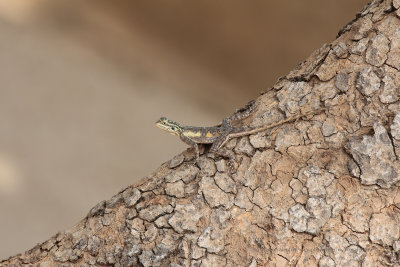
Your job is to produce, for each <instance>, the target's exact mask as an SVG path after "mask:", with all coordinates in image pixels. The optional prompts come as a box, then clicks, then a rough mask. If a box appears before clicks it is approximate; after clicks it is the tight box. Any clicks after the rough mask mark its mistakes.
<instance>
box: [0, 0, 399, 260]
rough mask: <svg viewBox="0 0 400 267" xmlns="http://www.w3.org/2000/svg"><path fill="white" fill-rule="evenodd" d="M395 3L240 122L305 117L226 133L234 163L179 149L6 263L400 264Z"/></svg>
mask: <svg viewBox="0 0 400 267" xmlns="http://www.w3.org/2000/svg"><path fill="white" fill-rule="evenodd" d="M399 7H400V0H393V1H392V0H386V1H381V0H380V1H373V2H372V3H371V4H369V5H368V6H367V7H365V8H364V9H363V10H362V11H361V12H360V13H359V14H358V15H357V19H355V20H354V21H353V22H351V23H350V24H348V25H347V26H346V27H345V28H344V29H342V30H341V31H340V33H339V36H338V38H337V39H336V40H335V41H334V42H332V43H331V44H327V45H324V46H322V47H321V48H320V49H319V50H317V51H316V52H314V53H313V54H312V55H311V56H310V57H309V58H308V59H307V60H306V61H304V62H303V63H302V64H300V65H299V66H298V68H297V69H296V70H293V71H292V72H291V73H289V74H288V75H287V76H286V77H283V78H281V79H280V80H279V81H278V82H277V83H276V84H275V85H274V86H273V87H272V88H271V89H270V90H268V91H267V92H265V93H263V94H262V95H261V96H260V97H258V98H257V99H256V100H255V106H256V110H255V111H254V112H253V113H252V115H251V116H250V117H248V118H247V119H245V120H243V121H242V122H241V123H242V125H246V126H251V127H260V126H263V125H268V124H272V123H275V122H277V121H281V120H284V119H286V118H290V117H296V116H299V115H301V114H309V115H305V116H303V117H302V118H301V119H298V120H296V121H292V122H288V123H285V124H283V125H281V126H277V127H274V128H272V129H269V130H267V131H264V132H260V133H258V134H253V135H250V136H244V137H239V138H235V139H232V140H231V141H229V142H228V143H227V144H226V146H225V147H226V148H228V149H231V150H232V151H233V152H234V154H235V164H234V168H235V170H234V172H233V173H231V172H229V171H228V169H229V168H228V161H227V160H225V159H223V158H220V157H214V158H212V157H208V156H207V153H204V154H203V155H202V156H201V157H200V160H199V161H198V163H197V164H194V163H193V158H194V153H193V151H192V150H190V151H187V152H184V153H182V154H181V155H178V156H177V157H175V158H174V159H172V160H171V161H170V162H168V163H166V164H164V165H162V166H161V167H160V168H159V169H158V170H157V171H156V172H155V173H153V174H152V175H150V176H149V177H147V178H146V179H144V180H142V181H141V182H140V183H138V184H136V185H134V186H130V187H128V188H126V189H125V190H123V191H122V192H120V193H118V194H117V195H115V196H114V197H113V198H111V199H110V200H107V201H103V202H101V203H99V204H98V205H96V206H95V207H94V208H93V209H92V210H91V211H90V212H89V214H88V215H87V217H86V218H84V219H83V220H82V221H81V222H79V223H78V224H77V225H75V226H74V227H72V228H71V229H69V230H67V231H65V232H63V233H58V234H57V235H55V236H54V237H52V238H50V239H49V240H47V241H46V242H44V243H42V244H38V245H37V246H35V247H34V248H33V249H31V250H29V251H27V252H25V253H23V254H20V255H17V256H14V257H11V258H9V259H7V260H4V261H2V262H1V263H0V265H1V266H20V265H28V264H31V265H33V266H42V267H44V266H60V265H61V266H73V265H83V266H92V265H97V266H98V265H116V266H252V267H255V266H287V265H298V266H360V265H362V266H394V265H397V266H399V265H400V212H399V209H400V187H399V184H400V160H399V157H400V102H399V95H400V89H399V88H400V72H399V70H400V19H399V16H400V11H399V10H397V9H398V8H399ZM208 148H209V147H203V150H205V151H206V150H207V149H208ZM3 242H4V241H3Z"/></svg>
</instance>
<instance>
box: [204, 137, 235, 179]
mask: <svg viewBox="0 0 400 267" xmlns="http://www.w3.org/2000/svg"><path fill="white" fill-rule="evenodd" d="M227 140H228V137H227V136H221V138H219V139H217V140H216V141H215V142H214V143H213V144H212V146H211V148H210V151H209V153H212V154H214V155H218V156H221V157H223V158H227V159H229V160H228V168H229V172H230V173H231V174H233V173H235V153H233V152H232V151H231V150H229V149H226V148H223V145H224V144H225V143H226V142H227Z"/></svg>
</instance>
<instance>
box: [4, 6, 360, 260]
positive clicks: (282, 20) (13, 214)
mask: <svg viewBox="0 0 400 267" xmlns="http://www.w3.org/2000/svg"><path fill="white" fill-rule="evenodd" d="M295 2H296V3H293V1H289V0H286V1H278V0H274V1H268V2H267V1H255V2H252V3H251V4H250V2H246V3H245V2H241V1H230V0H223V1H218V2H215V1H201V2H197V4H195V2H185V1H177V0H176V1H172V0H171V1H166V2H163V3H162V4H160V3H157V4H155V2H154V3H153V2H150V1H122V0H118V1H112V4H110V3H111V2H109V1H80V2H79V4H78V2H75V1H58V2H57V3H58V4H54V3H52V2H51V1H47V0H35V1H33V0H30V1H24V0H14V1H8V0H0V81H1V85H0V214H1V215H0V216H1V219H0V240H1V242H0V258H1V259H3V258H5V257H7V256H11V255H13V254H16V253H18V252H21V251H23V250H26V249H29V248H31V247H32V246H33V245H35V244H36V243H37V242H40V241H42V240H45V239H47V238H48V237H49V236H51V235H53V234H54V233H56V232H57V231H60V230H63V229H65V228H67V227H70V226H72V225H73V224H74V223H75V222H77V221H78V220H80V219H81V218H82V217H84V216H85V214H86V213H87V212H88V210H89V209H90V208H91V207H92V206H94V205H95V204H96V203H97V202H99V201H101V200H103V199H107V198H109V197H110V196H112V195H113V194H114V193H116V192H117V191H118V190H120V189H122V188H124V187H126V186H127V185H129V184H132V183H134V182H135V181H137V180H139V179H141V178H143V177H144V176H146V175H147V174H150V173H151V172H152V171H153V170H154V169H155V168H157V166H159V165H160V164H161V163H162V162H164V161H166V160H168V159H170V158H171V157H173V156H174V155H175V154H177V153H179V152H180V151H182V150H183V149H185V148H186V146H185V145H184V144H182V143H181V142H180V141H179V140H178V139H177V138H176V137H173V136H171V135H167V134H165V133H163V132H161V131H160V130H159V129H157V128H155V127H154V122H155V121H156V120H157V119H158V118H159V117H160V116H168V117H170V118H172V119H174V120H178V121H180V122H182V123H183V124H193V125H212V124H216V123H218V122H219V121H221V119H222V118H223V117H225V116H227V115H229V114H230V113H231V112H233V111H234V109H235V108H238V107H240V106H243V105H244V104H246V103H247V101H249V100H251V99H252V98H254V97H256V96H257V95H258V93H259V92H260V91H262V90H267V89H268V86H269V85H271V84H272V83H273V82H274V81H276V80H277V79H278V78H279V77H280V76H282V75H284V74H286V73H287V72H288V71H290V70H291V69H292V68H294V67H295V66H296V65H297V64H298V63H300V61H301V60H302V59H303V58H305V57H306V56H308V55H309V54H310V53H311V52H312V51H313V50H314V49H316V48H319V47H320V46H321V45H322V44H323V43H325V42H328V41H331V40H332V39H334V37H335V35H336V33H337V31H338V30H339V29H340V28H341V27H342V26H344V25H345V24H346V23H347V22H349V21H350V20H351V19H353V18H354V15H355V13H356V12H357V11H359V10H360V9H361V8H362V6H363V5H364V4H365V3H366V2H367V1H365V0H352V1H347V0H340V1H320V0H308V1H305V0H304V1H295Z"/></svg>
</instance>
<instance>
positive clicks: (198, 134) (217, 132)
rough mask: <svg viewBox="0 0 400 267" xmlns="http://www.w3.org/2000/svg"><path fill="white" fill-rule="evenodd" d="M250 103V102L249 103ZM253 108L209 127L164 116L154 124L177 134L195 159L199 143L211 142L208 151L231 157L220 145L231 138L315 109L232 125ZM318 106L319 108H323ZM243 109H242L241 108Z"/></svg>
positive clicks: (273, 125) (290, 120) (197, 156)
mask: <svg viewBox="0 0 400 267" xmlns="http://www.w3.org/2000/svg"><path fill="white" fill-rule="evenodd" d="M249 105H250V104H249ZM249 105H247V107H248V106H249ZM253 109H254V105H253V103H251V105H250V108H247V111H246V112H244V113H238V111H241V110H238V111H237V112H236V113H234V115H232V116H230V117H228V118H226V119H224V120H223V121H222V123H221V124H220V125H217V126H211V127H197V126H183V125H181V124H179V123H177V122H175V121H172V120H170V119H168V118H166V117H161V118H160V119H159V120H158V121H157V122H156V126H157V127H159V128H161V129H162V130H164V131H167V132H169V133H170V134H173V135H177V136H178V137H179V138H180V139H181V140H182V141H183V142H185V143H186V144H188V145H190V146H191V147H193V148H194V150H195V153H196V161H197V160H198V159H199V154H200V153H199V146H198V145H199V144H212V145H211V148H210V152H211V153H214V154H218V155H221V156H224V157H229V158H230V159H231V160H232V158H233V153H232V152H231V151H230V153H229V152H228V151H225V152H222V151H221V149H222V147H223V146H224V145H225V144H226V142H228V141H229V140H230V139H232V138H236V137H241V136H246V135H252V134H256V133H259V132H262V131H265V130H268V129H270V128H274V127H276V126H279V125H282V124H284V123H287V122H292V121H296V120H298V119H299V118H301V117H303V116H307V115H311V114H315V110H313V111H311V112H308V113H306V114H300V115H296V116H294V117H290V118H287V119H284V120H281V121H278V122H275V123H272V124H267V125H263V126H260V127H233V126H232V125H231V121H236V120H241V119H243V118H245V117H248V116H249V115H250V114H251V113H252V111H253ZM324 109H325V108H320V109H319V110H324ZM242 110H243V109H242Z"/></svg>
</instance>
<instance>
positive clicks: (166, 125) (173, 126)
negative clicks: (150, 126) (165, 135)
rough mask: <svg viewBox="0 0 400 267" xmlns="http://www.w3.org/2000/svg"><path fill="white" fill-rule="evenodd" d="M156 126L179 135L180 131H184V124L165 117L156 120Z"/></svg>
mask: <svg viewBox="0 0 400 267" xmlns="http://www.w3.org/2000/svg"><path fill="white" fill-rule="evenodd" d="M156 126H157V127H158V128H161V129H163V130H164V131H167V132H169V133H171V134H176V135H179V133H181V132H182V126H181V125H180V124H179V123H177V122H174V121H171V120H169V119H167V118H165V117H161V118H160V119H159V120H158V121H157V122H156Z"/></svg>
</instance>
